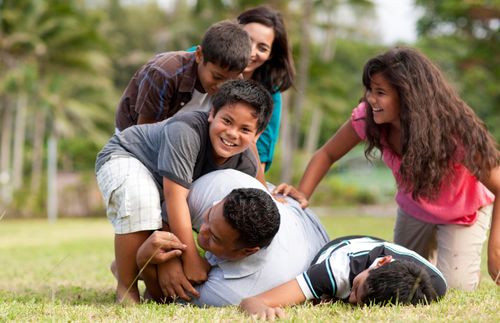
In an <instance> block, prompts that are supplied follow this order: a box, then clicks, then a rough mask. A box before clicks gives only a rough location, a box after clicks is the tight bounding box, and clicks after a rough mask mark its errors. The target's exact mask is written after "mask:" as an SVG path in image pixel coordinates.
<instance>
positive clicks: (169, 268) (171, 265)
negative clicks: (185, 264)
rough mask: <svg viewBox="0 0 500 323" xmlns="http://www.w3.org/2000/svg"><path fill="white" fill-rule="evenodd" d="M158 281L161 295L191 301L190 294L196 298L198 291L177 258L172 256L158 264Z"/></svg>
mask: <svg viewBox="0 0 500 323" xmlns="http://www.w3.org/2000/svg"><path fill="white" fill-rule="evenodd" d="M158 282H159V283H160V287H161V290H162V292H163V295H165V296H166V297H172V298H177V297H180V298H182V299H183V300H185V301H187V302H189V301H191V297H190V295H192V296H194V297H196V298H198V297H200V293H198V291H197V290H196V289H194V287H193V285H191V283H190V282H189V280H188V279H187V278H186V276H185V275H184V271H183V270H182V263H181V260H180V259H179V258H173V259H171V260H170V261H168V262H166V263H162V264H159V265H158Z"/></svg>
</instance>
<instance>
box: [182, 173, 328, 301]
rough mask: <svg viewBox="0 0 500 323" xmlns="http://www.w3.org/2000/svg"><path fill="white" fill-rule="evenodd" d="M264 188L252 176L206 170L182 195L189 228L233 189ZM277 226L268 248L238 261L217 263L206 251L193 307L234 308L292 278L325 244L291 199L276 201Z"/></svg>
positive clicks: (306, 214) (319, 227)
mask: <svg viewBox="0 0 500 323" xmlns="http://www.w3.org/2000/svg"><path fill="white" fill-rule="evenodd" d="M242 187H244V188H260V189H263V190H266V188H265V187H264V186H263V185H262V184H261V183H260V182H259V181H257V180H256V179H255V178H252V177H250V176H248V175H246V174H243V173H241V172H238V171H235V170H223V171H217V172H212V173H210V174H207V175H205V176H203V177H201V178H199V179H198V180H197V181H196V182H194V183H193V187H192V189H191V191H190V193H189V196H188V204H189V210H190V213H191V219H192V223H193V227H194V228H195V229H196V230H199V226H200V225H201V223H202V220H201V219H202V216H203V214H204V213H205V211H206V210H207V209H208V208H209V207H210V206H212V204H213V203H214V202H216V201H218V200H222V199H223V198H224V197H225V196H226V195H227V194H229V193H230V192H231V191H232V190H233V189H235V188H242ZM276 204H277V206H278V209H279V212H280V216H281V221H280V228H279V231H278V233H277V234H276V236H275V237H274V239H273V241H272V242H271V244H270V245H269V246H268V247H266V248H263V249H261V250H259V251H258V252H257V253H255V254H252V255H250V256H249V257H246V258H244V259H242V260H239V261H223V260H221V259H218V258H217V257H215V256H214V255H212V254H211V253H209V252H207V254H206V257H207V259H208V261H209V262H210V264H211V265H212V266H213V267H212V269H211V271H210V273H209V275H208V280H207V281H206V282H205V283H203V284H202V285H199V286H196V289H197V290H198V291H199V292H200V298H198V299H196V298H193V301H192V302H193V304H196V305H198V306H204V305H209V306H225V305H237V304H239V303H240V301H241V300H242V299H243V298H245V297H249V296H253V295H256V294H259V293H261V292H264V291H266V290H268V289H270V288H273V287H275V286H277V285H280V284H282V283H285V282H287V281H289V280H291V279H294V278H295V277H296V276H297V275H299V274H300V273H302V272H304V271H305V270H307V268H309V265H310V263H311V261H312V260H313V259H314V256H315V255H316V254H317V252H318V251H319V250H320V249H321V247H322V246H323V245H325V244H326V243H327V242H328V241H330V239H329V237H328V235H327V233H326V231H325V229H324V228H323V226H322V225H321V224H320V222H319V220H318V219H317V217H316V216H315V215H314V214H312V213H311V212H310V211H309V210H308V209H306V210H303V209H302V208H301V207H300V205H299V204H298V203H297V202H296V201H295V200H293V199H290V198H288V199H287V204H282V203H279V202H277V203H276Z"/></svg>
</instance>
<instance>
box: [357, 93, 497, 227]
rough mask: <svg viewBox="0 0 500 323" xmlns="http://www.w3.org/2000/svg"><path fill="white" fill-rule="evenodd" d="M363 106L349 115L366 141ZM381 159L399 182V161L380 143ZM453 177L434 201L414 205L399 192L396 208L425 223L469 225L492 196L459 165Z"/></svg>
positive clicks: (415, 202)
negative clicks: (381, 148) (381, 147)
mask: <svg viewBox="0 0 500 323" xmlns="http://www.w3.org/2000/svg"><path fill="white" fill-rule="evenodd" d="M366 108H367V105H366V103H364V102H362V103H360V104H359V105H358V106H357V107H356V108H354V110H353V111H352V115H351V124H352V126H353V128H354V130H355V131H356V133H357V134H358V136H359V137H360V138H361V139H363V140H365V139H366V133H365V118H366ZM382 146H383V150H382V159H383V161H384V163H385V164H386V165H387V167H389V168H390V169H391V170H392V174H393V175H394V177H395V179H396V183H397V182H398V178H399V175H398V170H399V167H400V166H401V158H400V157H399V156H398V155H397V154H396V153H395V152H394V151H393V150H392V149H390V147H389V146H388V145H385V144H384V141H382ZM453 168H454V176H453V178H451V179H446V181H447V182H449V185H446V186H444V187H443V189H442V190H441V191H440V192H439V195H438V197H437V199H436V200H435V201H432V202H429V201H426V200H423V199H419V201H415V200H414V199H413V198H412V197H411V194H408V193H405V192H404V191H403V190H401V189H400V187H399V184H398V185H397V186H398V190H397V193H396V202H397V203H398V205H399V207H400V208H401V209H402V210H403V211H404V212H406V213H408V214H410V215H412V216H413V217H415V218H417V219H419V220H421V221H424V222H428V223H436V224H461V225H472V224H474V222H475V221H476V219H477V210H478V209H480V208H481V207H483V206H485V205H488V204H491V203H493V200H494V199H495V197H494V195H493V193H491V192H490V191H489V190H488V189H487V188H486V187H485V186H484V185H483V184H482V183H481V182H479V181H478V180H477V179H476V178H475V177H474V175H473V174H472V173H471V172H470V171H469V170H468V169H467V168H466V167H465V166H463V165H462V164H458V163H456V164H454V165H453Z"/></svg>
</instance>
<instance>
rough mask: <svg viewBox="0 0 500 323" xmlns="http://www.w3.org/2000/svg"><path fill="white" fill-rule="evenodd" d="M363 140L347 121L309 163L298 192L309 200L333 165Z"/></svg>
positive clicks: (349, 121)
mask: <svg viewBox="0 0 500 323" xmlns="http://www.w3.org/2000/svg"><path fill="white" fill-rule="evenodd" d="M360 141H361V139H360V138H359V136H358V135H357V133H356V131H355V130H354V128H353V127H352V125H351V120H347V121H346V122H345V123H344V124H343V125H342V126H341V127H340V129H339V130H337V132H336V133H335V134H334V135H333V136H332V137H331V138H330V139H329V140H328V141H327V142H326V144H324V145H323V147H321V148H320V149H319V150H318V151H316V153H314V155H313V157H312V158H311V160H310V161H309V164H308V165H307V167H306V170H305V172H304V175H303V176H302V179H301V180H300V184H299V187H298V190H299V191H300V192H302V193H304V195H305V197H306V198H307V199H309V198H310V197H311V195H312V193H313V192H314V189H316V186H318V183H319V182H320V181H321V179H323V177H324V176H325V174H326V172H328V170H329V169H330V167H331V166H332V164H333V163H334V162H336V161H337V160H339V159H340V158H342V157H343V156H344V155H345V154H347V153H348V152H349V151H350V150H351V149H352V148H354V147H355V146H356V145H357V144H358V143H359V142H360Z"/></svg>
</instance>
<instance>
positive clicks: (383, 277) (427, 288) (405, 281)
mask: <svg viewBox="0 0 500 323" xmlns="http://www.w3.org/2000/svg"><path fill="white" fill-rule="evenodd" d="M365 284H366V285H365V287H366V295H365V297H364V299H363V300H362V301H363V303H365V304H381V305H385V304H389V303H390V304H403V305H408V304H412V305H417V304H428V303H431V302H432V301H434V300H436V299H437V298H438V295H437V293H436V291H435V289H434V287H433V286H432V283H431V278H430V276H429V274H428V273H427V272H426V271H425V269H424V268H422V267H421V266H418V265H417V264H415V263H413V262H410V261H407V260H396V261H393V262H391V263H388V264H385V265H383V266H380V267H379V268H375V269H373V270H371V271H370V272H369V274H368V277H367V278H366V282H365Z"/></svg>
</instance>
